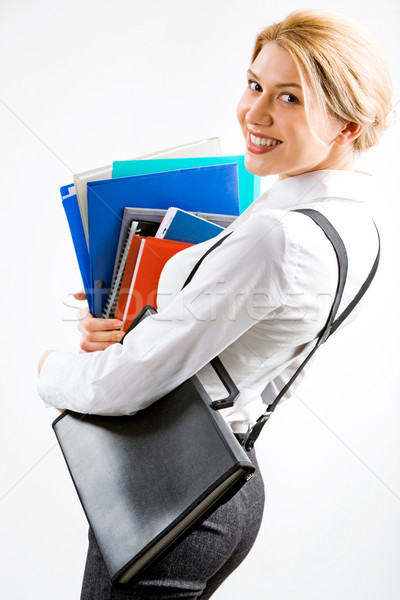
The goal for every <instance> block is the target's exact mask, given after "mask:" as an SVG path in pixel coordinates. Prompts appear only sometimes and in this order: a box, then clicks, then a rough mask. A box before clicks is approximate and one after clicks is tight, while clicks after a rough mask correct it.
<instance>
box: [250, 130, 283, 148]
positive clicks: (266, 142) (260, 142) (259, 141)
mask: <svg viewBox="0 0 400 600" xmlns="http://www.w3.org/2000/svg"><path fill="white" fill-rule="evenodd" d="M250 139H251V142H252V143H253V144H255V146H267V147H269V146H276V145H277V144H281V143H282V142H280V141H279V140H272V139H271V138H269V139H265V138H260V137H256V136H255V135H253V134H252V133H251V134H250Z"/></svg>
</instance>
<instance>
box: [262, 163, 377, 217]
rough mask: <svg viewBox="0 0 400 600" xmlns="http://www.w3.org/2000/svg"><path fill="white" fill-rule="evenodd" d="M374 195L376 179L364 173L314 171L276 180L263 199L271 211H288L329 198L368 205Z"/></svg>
mask: <svg viewBox="0 0 400 600" xmlns="http://www.w3.org/2000/svg"><path fill="white" fill-rule="evenodd" d="M373 193H374V179H373V177H371V176H370V175H368V174H367V173H361V172H360V171H312V172H310V173H304V174H303V175H296V176H295V177H288V178H287V179H283V180H282V181H276V182H275V183H274V184H273V186H272V188H271V189H270V190H269V191H268V192H266V194H263V195H262V196H261V198H260V199H262V198H266V199H267V203H268V208H276V209H287V208H294V207H301V206H305V205H309V204H310V203H313V202H316V201H320V200H322V199H326V198H341V199H345V200H354V201H357V202H366V201H368V200H370V199H371V198H372V196H373Z"/></svg>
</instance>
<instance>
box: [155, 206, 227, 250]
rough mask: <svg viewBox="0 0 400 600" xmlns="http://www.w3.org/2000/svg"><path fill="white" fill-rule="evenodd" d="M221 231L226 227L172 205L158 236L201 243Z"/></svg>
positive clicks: (188, 242)
mask: <svg viewBox="0 0 400 600" xmlns="http://www.w3.org/2000/svg"><path fill="white" fill-rule="evenodd" d="M174 209H175V210H174ZM172 212H173V214H172ZM221 231H224V228H223V227H220V226H219V225H216V224H215V223H211V222H210V221H207V220H206V219H202V218H201V217H198V216H197V215H194V214H192V213H189V212H187V211H186V210H182V209H181V208H176V207H171V208H169V209H168V210H167V212H166V214H165V217H164V220H163V221H162V223H161V225H160V227H159V232H160V235H158V232H157V235H156V237H160V238H164V239H165V240H175V241H176V242H186V243H187V244H200V243H201V242H205V241H206V240H210V239H211V238H213V237H215V236H216V235H218V234H219V233H221Z"/></svg>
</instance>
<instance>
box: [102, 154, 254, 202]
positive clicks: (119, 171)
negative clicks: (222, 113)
mask: <svg viewBox="0 0 400 600" xmlns="http://www.w3.org/2000/svg"><path fill="white" fill-rule="evenodd" d="M232 162H235V163H237V165H238V179H239V211H240V212H241V213H242V212H243V211H244V210H245V209H246V208H247V207H248V206H249V205H250V204H251V203H252V202H253V200H255V199H256V198H258V196H259V195H260V185H261V179H260V177H257V176H256V175H253V174H252V173H249V171H247V169H246V167H245V166H244V156H243V155H234V156H211V157H201V158H199V157H197V158H158V159H149V160H146V161H143V160H118V161H115V162H114V163H113V170H112V176H113V177H128V176H130V175H144V174H145V173H161V172H163V171H172V170H173V169H190V168H192V167H205V166H209V165H221V164H227V163H232Z"/></svg>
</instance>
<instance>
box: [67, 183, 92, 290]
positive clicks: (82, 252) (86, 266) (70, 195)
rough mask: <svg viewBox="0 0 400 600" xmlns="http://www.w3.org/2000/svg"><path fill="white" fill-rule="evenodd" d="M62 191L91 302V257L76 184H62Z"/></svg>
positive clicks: (85, 286)
mask: <svg viewBox="0 0 400 600" xmlns="http://www.w3.org/2000/svg"><path fill="white" fill-rule="evenodd" d="M60 193H61V198H62V204H63V207H64V211H65V215H66V217H67V221H68V225H69V230H70V232H71V237H72V241H73V244H74V249H75V255H76V258H77V261H78V266H79V270H80V273H81V277H82V282H83V285H84V288H85V293H86V297H87V298H88V302H90V298H89V297H90V295H91V277H90V259H89V252H88V247H87V243H86V237H85V231H84V229H83V225H82V219H81V213H80V210H79V204H78V198H77V196H76V193H75V186H74V184H73V183H71V184H69V185H64V186H62V187H61V188H60Z"/></svg>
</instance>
